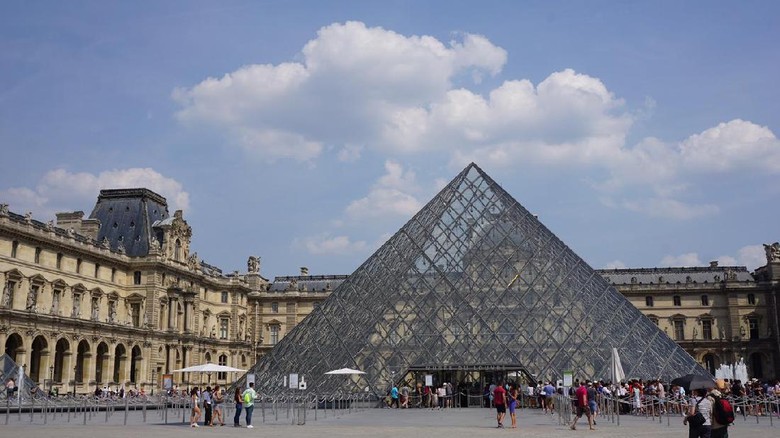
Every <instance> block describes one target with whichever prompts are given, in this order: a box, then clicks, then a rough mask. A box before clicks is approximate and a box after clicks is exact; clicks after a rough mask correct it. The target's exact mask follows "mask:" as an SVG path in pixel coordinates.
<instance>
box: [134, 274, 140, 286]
mask: <svg viewBox="0 0 780 438" xmlns="http://www.w3.org/2000/svg"><path fill="white" fill-rule="evenodd" d="M133 284H141V271H135V272H133Z"/></svg>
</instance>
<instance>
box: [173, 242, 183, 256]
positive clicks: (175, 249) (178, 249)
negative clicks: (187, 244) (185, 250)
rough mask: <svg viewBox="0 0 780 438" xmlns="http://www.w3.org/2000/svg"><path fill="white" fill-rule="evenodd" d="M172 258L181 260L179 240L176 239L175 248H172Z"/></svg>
mask: <svg viewBox="0 0 780 438" xmlns="http://www.w3.org/2000/svg"><path fill="white" fill-rule="evenodd" d="M173 259H174V260H181V240H179V239H176V243H175V248H174V249H173Z"/></svg>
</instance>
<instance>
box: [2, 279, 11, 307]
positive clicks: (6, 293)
mask: <svg viewBox="0 0 780 438" xmlns="http://www.w3.org/2000/svg"><path fill="white" fill-rule="evenodd" d="M2 303H3V307H11V288H10V287H9V286H8V283H5V287H3V302H2Z"/></svg>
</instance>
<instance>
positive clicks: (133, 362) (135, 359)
mask: <svg viewBox="0 0 780 438" xmlns="http://www.w3.org/2000/svg"><path fill="white" fill-rule="evenodd" d="M142 360H143V357H142V356H141V347H139V346H137V345H136V346H135V347H133V350H132V352H131V353H130V382H132V383H138V370H140V369H143V367H142V366H141V361H142Z"/></svg>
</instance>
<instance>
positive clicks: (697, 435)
mask: <svg viewBox="0 0 780 438" xmlns="http://www.w3.org/2000/svg"><path fill="white" fill-rule="evenodd" d="M693 394H694V396H693V397H692V398H691V400H690V401H689V402H688V413H687V415H686V417H685V419H684V420H683V424H688V438H710V434H711V433H712V400H711V399H710V398H709V397H707V390H706V389H695V390H694V391H693ZM697 412H701V415H702V416H703V417H704V424H702V425H700V426H694V425H693V424H690V420H691V418H692V417H693V416H694V415H696V413H697Z"/></svg>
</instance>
